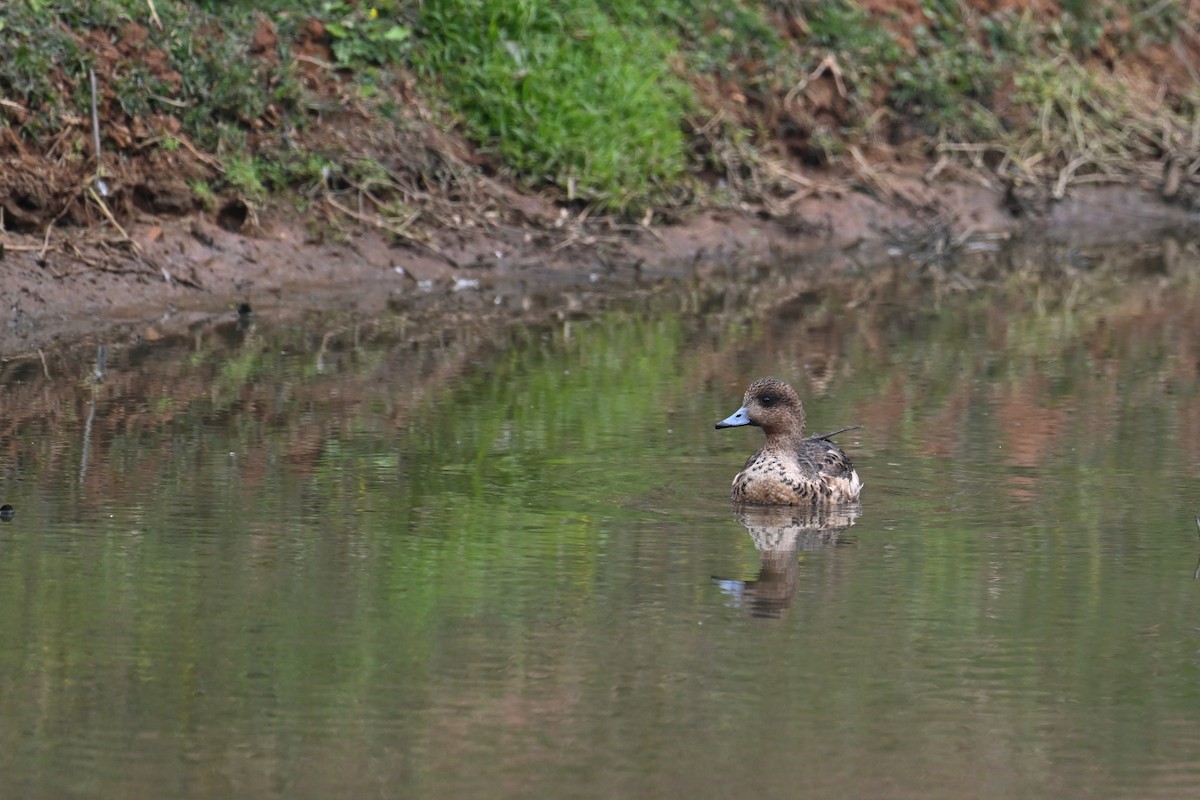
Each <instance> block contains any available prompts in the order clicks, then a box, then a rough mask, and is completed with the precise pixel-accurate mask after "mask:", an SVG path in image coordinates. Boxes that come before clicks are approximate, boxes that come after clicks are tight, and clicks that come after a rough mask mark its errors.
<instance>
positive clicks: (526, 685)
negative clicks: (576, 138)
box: [0, 265, 1200, 797]
mask: <svg viewBox="0 0 1200 800" xmlns="http://www.w3.org/2000/svg"><path fill="white" fill-rule="evenodd" d="M1195 269H1196V268H1195V266H1194V265H1193V266H1190V267H1187V268H1186V269H1183V270H1181V271H1180V272H1178V273H1173V274H1171V275H1169V276H1167V277H1166V278H1161V277H1157V278H1155V279H1153V280H1144V281H1138V282H1127V283H1126V284H1122V283H1121V282H1119V281H1116V280H1114V279H1112V277H1111V275H1110V274H1109V273H1107V272H1105V271H1103V270H1095V271H1093V272H1092V273H1090V274H1089V275H1087V276H1084V277H1079V278H1078V279H1077V281H1076V282H1072V281H1058V282H1050V281H1046V282H1042V283H1039V282H1037V281H1034V280H1032V279H1028V276H1026V279H1025V280H1024V282H1022V281H1021V280H1014V281H1013V283H1012V285H1009V286H1007V287H1005V286H1001V287H1000V288H998V289H996V290H995V291H991V292H988V293H986V294H983V293H964V294H963V296H960V297H949V298H943V299H941V300H937V301H931V300H930V299H929V296H928V294H925V293H922V290H921V287H920V286H917V285H910V283H909V282H908V280H907V278H906V277H905V276H906V274H907V271H908V270H909V268H908V267H906V266H901V267H897V268H896V269H895V270H894V274H892V275H891V276H890V277H889V273H888V272H887V271H886V270H884V271H880V272H878V273H874V274H872V275H870V276H867V277H865V278H864V279H862V280H855V281H846V282H844V283H837V282H835V283H834V284H833V285H832V286H831V287H829V288H828V289H826V290H823V291H820V292H813V291H810V290H808V289H807V288H805V287H804V286H798V285H789V284H787V280H789V279H786V278H785V279H783V280H784V284H783V285H776V284H772V283H771V282H770V281H772V280H774V278H772V277H771V276H770V275H767V276H765V277H761V282H760V283H757V284H756V283H753V282H752V281H751V279H750V278H747V283H746V284H745V285H740V284H733V285H717V286H705V285H698V286H693V287H690V288H689V290H688V291H689V292H690V294H685V295H684V296H682V299H680V300H679V301H678V302H677V303H676V304H675V305H671V303H669V302H661V303H660V304H659V305H658V306H656V312H655V313H654V314H652V315H645V314H643V313H640V312H632V311H615V312H609V313H606V314H603V315H600V316H598V317H597V318H595V319H593V320H585V321H577V322H572V323H555V324H545V325H539V326H535V327H531V328H524V329H518V330H515V331H508V332H505V333H503V334H494V333H491V334H483V333H477V334H476V333H471V332H470V331H467V330H464V331H459V332H457V333H456V334H455V335H454V336H452V337H447V338H443V339H440V340H438V341H436V342H433V343H430V342H429V341H426V340H422V341H423V342H424V343H420V342H417V343H414V340H413V339H412V337H411V336H409V335H408V334H407V333H405V332H404V331H403V330H399V331H398V330H393V329H390V328H389V327H388V326H387V324H385V323H381V324H374V325H366V326H363V327H362V328H356V327H354V326H353V325H352V324H350V323H336V324H335V323H330V325H331V326H332V327H331V330H332V329H335V328H336V330H335V333H334V334H333V335H331V334H330V333H329V330H323V331H322V330H319V329H318V328H316V327H313V328H309V327H279V328H270V327H267V326H261V328H260V329H258V330H250V331H244V332H241V333H239V334H233V333H230V332H228V331H227V332H225V333H224V334H223V335H221V336H215V335H214V336H210V337H207V338H203V337H202V338H201V339H200V340H199V341H197V340H192V339H189V340H188V341H187V342H180V343H179V344H178V346H167V345H164V346H159V347H156V348H150V349H149V350H148V351H146V352H140V353H134V352H130V353H126V354H123V355H120V354H118V355H115V356H114V357H113V358H112V359H111V361H112V364H111V373H110V375H109V376H108V378H106V381H105V382H104V383H103V384H101V385H100V386H99V387H97V388H96V389H95V390H94V395H93V390H92V389H89V388H87V387H82V388H81V387H79V386H78V385H77V384H72V386H71V387H70V388H68V389H63V388H61V387H59V388H57V389H56V388H55V387H54V386H50V385H39V384H38V382H37V381H36V379H35V378H36V376H26V377H25V378H24V379H23V380H22V382H21V383H20V384H19V385H17V384H15V383H10V385H9V386H8V391H9V392H10V395H11V396H12V397H13V398H14V404H16V403H19V404H20V407H22V408H28V409H30V411H29V413H28V414H27V415H25V416H17V417H16V418H15V419H16V421H13V422H11V423H9V425H8V426H7V428H6V433H5V436H6V438H5V440H4V441H5V443H6V445H7V447H6V452H7V453H8V454H9V459H8V461H7V462H6V463H5V465H4V468H3V477H4V479H5V483H4V489H5V493H6V494H5V498H4V499H6V500H7V501H9V502H13V503H14V504H15V505H17V507H18V517H17V519H16V520H15V521H14V522H13V523H11V524H9V525H7V526H5V527H3V528H2V529H0V643H3V644H2V645H0V702H2V703H3V708H4V709H5V718H6V721H7V723H8V724H7V725H6V726H4V728H3V729H0V730H2V731H3V732H2V733H0V787H2V789H3V791H0V794H3V795H4V796H10V795H12V796H25V797H67V796H159V795H164V796H177V797H211V796H254V797H273V796H287V797H326V796H384V797H392V796H406V797H411V796H430V797H434V796H437V797H441V796H450V795H455V794H458V795H467V796H482V795H485V794H486V795H487V796H497V795H498V796H511V797H526V796H535V795H537V796H541V795H546V796H585V797H593V796H594V797H599V796H621V797H626V796H663V795H680V796H684V795H686V796H696V797H716V796H729V795H736V796H743V795H746V794H750V793H752V792H756V793H760V794H766V795H768V796H771V795H782V796H795V795H796V793H797V792H798V791H802V792H803V794H804V796H813V797H846V796H879V795H887V796H898V797H964V796H973V797H1039V796H1041V797H1072V796H1076V797H1092V796H1121V795H1128V796H1138V797H1145V796H1153V795H1155V794H1159V795H1162V796H1179V795H1180V793H1181V792H1182V793H1183V794H1186V793H1188V791H1191V790H1194V789H1195V788H1197V787H1200V774H1198V771H1197V759H1196V755H1195V753H1196V745H1197V743H1198V742H1200V723H1197V722H1196V719H1198V718H1200V716H1198V714H1197V711H1200V708H1198V705H1200V696H1198V694H1200V689H1198V688H1197V687H1198V686H1200V682H1198V680H1197V679H1198V678H1200V670H1198V669H1197V663H1196V662H1197V641H1196V633H1195V629H1194V623H1193V619H1194V615H1193V614H1192V611H1193V608H1194V602H1195V600H1194V596H1195V592H1196V591H1197V588H1196V587H1197V584H1196V583H1194V582H1193V581H1192V580H1191V570H1192V568H1193V566H1194V558H1195V556H1196V555H1197V550H1198V546H1197V540H1196V539H1195V538H1194V537H1195V530H1194V529H1193V528H1192V525H1193V524H1194V523H1193V522H1192V520H1191V515H1192V514H1193V513H1194V512H1195V510H1196V509H1195V507H1194V504H1195V502H1196V500H1195V499H1196V497H1197V493H1196V488H1197V480H1196V478H1197V472H1198V470H1200V456H1198V454H1200V403H1198V399H1197V394H1198V393H1197V383H1196V373H1197V355H1198V354H1200V340H1198V339H1197V334H1196V333H1194V332H1195V331H1200V319H1197V317H1198V316H1200V311H1197V310H1196V309H1198V308H1200V304H1198V303H1197V302H1196V300H1197V297H1196V295H1197V292H1196V282H1195V280H1194V278H1193V277H1192V276H1193V275H1194V274H1195ZM1018 274H1019V273H1018ZM1085 278H1086V279H1085ZM755 280H758V279H755ZM755 291H762V292H763V293H764V294H767V295H771V297H770V302H758V303H754V302H742V301H737V302H732V301H730V300H729V298H730V297H731V296H732V295H736V294H737V293H738V292H744V293H746V294H748V295H753V293H754V292H755ZM764 309H766V310H764ZM314 330H317V331H318V332H315V333H314V332H313V331H314ZM135 367H136V368H135ZM766 373H777V374H781V375H782V376H783V377H785V378H788V379H791V380H793V381H795V382H796V383H797V385H798V387H799V388H800V390H801V393H802V395H803V396H804V397H805V398H806V399H807V401H808V407H809V417H810V421H811V424H812V425H813V427H814V428H815V429H818V430H829V429H832V428H835V427H840V426H842V425H846V424H854V423H861V424H864V425H866V428H865V430H863V431H861V432H856V433H854V434H852V435H849V436H847V437H844V439H843V444H844V446H845V447H846V448H847V450H848V451H849V452H850V453H851V454H852V456H854V458H855V459H856V462H857V464H858V466H859V469H860V472H861V473H862V474H863V475H864V478H865V480H866V483H867V489H866V492H865V494H864V502H863V514H862V516H861V517H860V518H858V519H857V520H855V524H854V525H853V526H852V527H849V528H848V529H846V530H843V531H841V532H840V533H838V534H836V535H830V536H828V537H826V538H823V539H814V540H813V549H801V550H798V551H796V552H789V553H784V555H783V556H782V557H780V556H778V555H769V554H767V555H763V556H762V557H761V558H760V555H759V553H758V552H757V551H756V549H755V542H754V540H752V539H751V538H750V536H748V535H747V532H746V530H745V529H743V528H742V527H741V526H740V525H739V524H738V522H737V520H736V519H735V518H734V516H733V515H732V514H731V512H730V508H729V505H728V503H727V500H726V492H727V489H728V482H729V479H730V478H731V477H732V474H733V473H734V472H735V471H736V470H737V468H738V467H739V466H740V464H741V461H742V459H744V457H745V456H746V455H747V454H749V453H750V452H751V451H752V450H753V449H754V448H756V447H757V446H758V444H759V438H760V437H759V435H758V433H757V432H756V431H744V430H743V431H721V432H717V431H714V430H713V429H712V425H713V423H714V422H715V421H716V420H717V419H719V418H721V417H723V416H725V415H726V414H728V413H729V412H730V411H732V410H733V409H734V408H735V407H736V405H737V403H738V402H739V399H740V395H741V391H742V389H743V388H744V385H745V383H746V382H747V381H748V380H749V379H750V378H752V377H755V376H757V375H761V374H766ZM93 397H94V398H95V407H94V408H93V407H92V406H91V401H92V398H93ZM14 407H16V405H14ZM89 415H90V416H91V417H92V425H91V433H90V438H89V439H88V446H87V448H86V449H85V447H84V430H85V428H86V420H88V418H89ZM835 542H836V543H835ZM713 575H722V576H733V577H732V578H729V577H727V578H726V581H725V582H724V583H723V584H717V583H714V581H713V579H712V576H713ZM756 575H758V576H760V577H761V578H762V580H761V581H760V583H759V585H758V586H757V587H747V586H745V584H739V579H740V580H742V581H745V580H750V579H753V578H755V576H756ZM772 580H773V581H775V583H774V584H773V585H772V586H768V584H770V583H771V581H772ZM739 586H741V588H739ZM768 589H771V590H773V591H780V592H781V594H780V596H779V597H778V598H776V600H777V602H775V603H774V604H773V605H771V606H770V610H771V611H772V614H773V615H774V616H776V617H777V618H775V619H755V618H752V617H751V616H750V615H749V614H748V613H747V611H748V610H749V605H748V604H747V602H746V599H747V597H748V596H749V595H748V594H747V593H748V592H752V591H759V592H763V593H765V592H766V591H767V590H768ZM739 591H740V592H742V594H741V595H739Z"/></svg>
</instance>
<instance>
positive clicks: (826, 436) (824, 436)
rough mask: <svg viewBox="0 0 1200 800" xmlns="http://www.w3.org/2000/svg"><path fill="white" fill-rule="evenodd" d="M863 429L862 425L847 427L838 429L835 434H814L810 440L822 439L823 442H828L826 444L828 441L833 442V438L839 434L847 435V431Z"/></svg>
mask: <svg viewBox="0 0 1200 800" xmlns="http://www.w3.org/2000/svg"><path fill="white" fill-rule="evenodd" d="M861 428H862V425H849V426H847V427H845V428H838V429H837V430H836V431H834V432H833V433H814V434H813V435H812V436H810V437H809V438H810V439H821V440H823V441H826V442H828V441H829V440H831V439H832V438H833V437H835V436H837V435H838V434H839V433H845V432H846V431H857V430H859V429H861Z"/></svg>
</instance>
